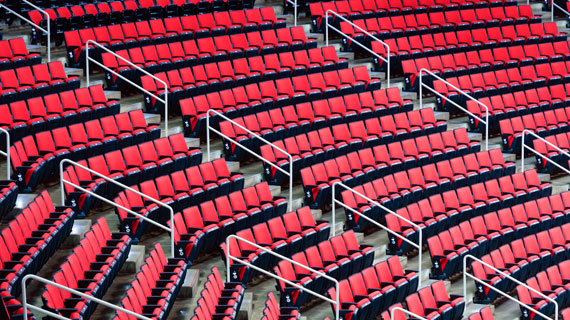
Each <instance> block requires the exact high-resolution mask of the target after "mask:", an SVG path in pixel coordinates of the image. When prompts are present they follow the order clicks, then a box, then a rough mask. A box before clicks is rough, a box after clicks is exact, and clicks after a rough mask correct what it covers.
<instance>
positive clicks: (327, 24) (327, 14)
mask: <svg viewBox="0 0 570 320" xmlns="http://www.w3.org/2000/svg"><path fill="white" fill-rule="evenodd" d="M329 13H331V14H333V15H334V16H335V17H337V18H339V19H341V20H343V21H344V22H347V23H349V24H350V25H352V27H353V28H356V29H358V30H360V31H361V32H362V33H364V34H366V35H367V36H368V37H370V38H372V39H373V40H374V41H377V42H379V43H380V44H382V45H383V46H384V47H385V48H386V56H387V57H386V58H385V57H382V56H381V55H379V54H378V53H376V52H374V51H373V50H372V49H370V48H368V47H367V46H365V45H363V44H362V43H360V42H358V41H356V40H355V39H354V38H352V37H351V36H349V35H347V34H345V33H344V32H342V31H341V30H339V29H337V28H335V27H333V26H332V25H330V23H329ZM325 20H326V21H325V43H326V45H327V46H328V45H329V28H330V29H333V30H334V31H336V32H337V33H339V34H340V35H342V36H343V37H345V38H348V39H351V40H352V42H353V43H356V44H357V45H358V46H360V47H361V48H363V49H364V50H366V51H368V52H369V53H370V54H372V55H373V56H375V57H376V58H378V59H380V60H382V61H384V62H386V86H387V87H388V88H389V87H390V46H389V45H388V44H387V43H386V42H384V41H382V40H380V39H378V38H377V37H376V36H374V35H373V34H371V33H370V32H368V31H366V30H364V29H362V28H361V27H360V26H358V25H356V24H355V23H354V22H352V21H350V20H348V19H346V18H345V17H343V16H341V15H340V14H338V13H337V12H335V11H333V10H330V9H329V10H327V11H326V12H325Z"/></svg>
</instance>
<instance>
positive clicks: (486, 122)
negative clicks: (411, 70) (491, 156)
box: [419, 68, 490, 150]
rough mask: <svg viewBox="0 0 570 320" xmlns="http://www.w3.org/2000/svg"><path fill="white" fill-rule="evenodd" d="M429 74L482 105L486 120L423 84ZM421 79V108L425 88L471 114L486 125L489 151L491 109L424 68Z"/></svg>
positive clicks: (486, 146) (486, 140)
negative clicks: (424, 76) (424, 74)
mask: <svg viewBox="0 0 570 320" xmlns="http://www.w3.org/2000/svg"><path fill="white" fill-rule="evenodd" d="M424 72H425V73H427V74H428V75H430V76H432V77H434V78H436V79H437V80H440V81H442V82H444V83H445V84H446V85H447V86H449V87H451V88H453V89H454V90H455V91H457V92H458V93H459V94H461V95H463V96H465V97H467V98H468V99H469V100H472V101H475V103H477V104H478V105H480V106H481V107H483V108H484V109H485V117H486V119H485V120H483V119H481V118H480V117H479V116H477V115H475V114H474V113H472V112H470V111H469V110H467V109H466V108H463V107H462V106H460V105H459V104H457V103H455V102H454V101H453V100H451V99H449V98H448V97H446V96H444V95H442V94H441V93H439V92H437V91H436V90H435V89H434V88H431V87H430V86H428V85H427V84H425V83H424V82H423V73H424ZM419 79H420V85H419V95H420V97H419V98H420V108H423V90H422V89H423V87H425V88H426V89H428V90H429V91H431V92H433V94H435V95H437V96H438V97H440V98H442V99H445V100H446V101H447V102H449V103H451V104H453V105H454V106H456V107H457V108H459V109H460V110H462V111H464V112H466V113H467V114H469V115H470V116H472V117H473V118H475V119H477V120H479V121H481V122H482V123H483V124H485V150H489V124H490V122H489V107H488V106H487V105H485V104H484V103H482V102H481V101H479V100H477V99H475V98H474V97H472V96H471V95H469V94H467V93H466V92H465V91H463V90H461V89H459V88H457V87H456V86H454V85H452V84H451V83H449V82H448V81H446V80H445V79H443V78H442V77H440V76H438V75H436V74H435V73H433V72H431V71H429V70H427V69H426V68H422V69H420V73H419Z"/></svg>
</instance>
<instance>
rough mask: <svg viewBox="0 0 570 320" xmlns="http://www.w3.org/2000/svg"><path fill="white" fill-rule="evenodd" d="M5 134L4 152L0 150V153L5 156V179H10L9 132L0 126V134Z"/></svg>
mask: <svg viewBox="0 0 570 320" xmlns="http://www.w3.org/2000/svg"><path fill="white" fill-rule="evenodd" d="M2 133H3V134H5V135H6V152H4V151H2V150H0V155H3V156H5V157H6V180H10V133H9V132H8V130H6V129H4V128H0V134H2Z"/></svg>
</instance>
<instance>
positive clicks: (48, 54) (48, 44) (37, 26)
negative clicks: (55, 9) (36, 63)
mask: <svg viewBox="0 0 570 320" xmlns="http://www.w3.org/2000/svg"><path fill="white" fill-rule="evenodd" d="M20 1H22V2H23V3H25V4H27V5H29V6H30V7H32V8H34V9H36V10H38V11H39V12H40V13H41V14H43V15H45V16H46V20H47V30H46V29H44V28H42V27H40V26H39V25H37V24H35V23H33V22H32V21H30V20H28V19H27V18H25V17H24V16H22V15H21V14H19V13H17V12H16V11H14V10H12V9H10V8H8V7H7V6H6V5H5V4H4V3H2V2H0V8H4V10H7V11H10V13H12V14H13V15H15V16H16V17H18V18H20V19H22V20H24V21H26V22H27V23H29V24H31V25H32V26H34V27H35V28H36V29H38V30H40V31H41V32H44V33H46V34H47V43H46V50H47V61H48V62H51V19H50V17H49V14H48V13H47V12H46V11H45V10H43V9H42V8H40V7H38V6H36V5H35V4H33V3H31V2H30V1H28V0H20Z"/></svg>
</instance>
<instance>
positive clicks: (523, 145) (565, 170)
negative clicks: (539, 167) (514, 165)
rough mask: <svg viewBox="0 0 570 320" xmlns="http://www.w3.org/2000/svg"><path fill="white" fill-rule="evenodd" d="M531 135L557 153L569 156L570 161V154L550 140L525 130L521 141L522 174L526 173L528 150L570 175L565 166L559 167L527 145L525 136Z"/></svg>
mask: <svg viewBox="0 0 570 320" xmlns="http://www.w3.org/2000/svg"><path fill="white" fill-rule="evenodd" d="M527 133H528V134H530V135H531V136H533V137H535V138H536V139H538V140H542V142H544V143H546V144H547V145H549V146H551V147H553V148H554V149H556V150H557V151H560V153H562V154H563V155H565V156H567V157H568V159H569V160H570V153H568V152H566V151H564V150H562V149H560V148H559V147H558V146H556V145H554V144H552V143H550V142H549V141H548V140H546V139H544V138H542V137H540V136H538V135H537V134H536V133H534V132H532V131H531V130H529V129H524V130H523V132H522V140H521V172H524V149H525V148H527V149H528V150H529V151H531V152H532V153H534V154H535V155H537V156H539V157H541V158H543V159H545V160H546V161H547V162H550V163H552V164H553V165H555V166H556V167H558V169H560V170H562V171H564V172H566V173H568V174H570V170H568V169H566V168H564V167H563V166H561V165H559V164H558V163H556V162H555V161H552V160H550V159H549V158H548V157H547V156H545V155H543V154H541V153H539V152H538V151H536V149H534V148H532V147H530V146H528V145H526V144H525V143H524V136H525V134H527Z"/></svg>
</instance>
